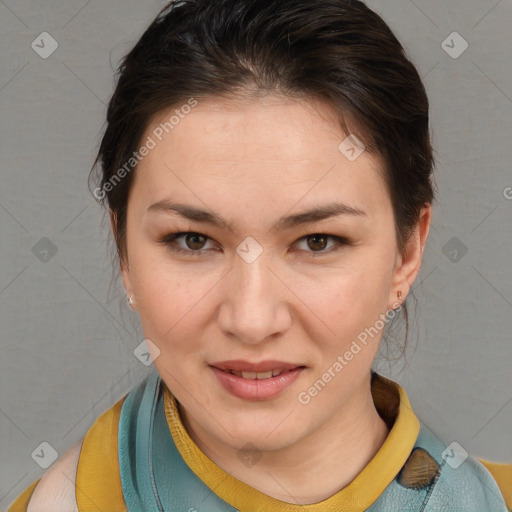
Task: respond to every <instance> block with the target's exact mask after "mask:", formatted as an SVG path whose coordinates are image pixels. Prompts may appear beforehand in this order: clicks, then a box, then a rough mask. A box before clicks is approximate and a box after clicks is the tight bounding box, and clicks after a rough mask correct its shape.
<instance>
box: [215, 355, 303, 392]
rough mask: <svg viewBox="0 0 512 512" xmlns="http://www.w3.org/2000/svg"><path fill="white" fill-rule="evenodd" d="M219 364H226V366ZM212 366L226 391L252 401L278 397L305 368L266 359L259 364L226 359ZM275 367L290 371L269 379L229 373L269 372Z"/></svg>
mask: <svg viewBox="0 0 512 512" xmlns="http://www.w3.org/2000/svg"><path fill="white" fill-rule="evenodd" d="M219 366H224V368H220V367H219ZM210 368H211V369H212V371H213V373H214V374H215V376H216V377H217V379H219V382H220V383H221V385H222V386H223V387H224V389H225V390H226V391H229V392H230V393H231V394H232V395H234V396H236V397H238V398H241V399H243V400H250V401H261V400H268V399H270V398H274V397H276V396H277V395H279V394H281V393H282V392H283V391H284V390H285V389H287V388H288V387H289V386H291V385H292V384H293V383H294V382H295V381H296V380H297V379H298V377H299V376H300V374H301V373H302V371H303V370H304V366H297V365H292V364H288V363H282V362H279V361H264V362H262V363H258V364H252V363H247V362H245V361H224V362H223V363H215V365H211V366H210ZM273 369H280V370H288V371H285V372H284V373H282V374H280V375H276V376H275V377H270V378H268V379H244V378H243V377H239V376H238V375H234V374H232V373H229V370H235V371H246V372H267V371H270V370H273Z"/></svg>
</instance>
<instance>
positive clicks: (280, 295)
mask: <svg viewBox="0 0 512 512" xmlns="http://www.w3.org/2000/svg"><path fill="white" fill-rule="evenodd" d="M287 297H288V298H289V291H288V292H287V289H286V287H285V286H284V285H283V283H282V282H281V280H280V279H279V278H278V277H277V276H276V275H275V271H274V270H273V269H271V268H269V266H268V261H267V260H266V258H265V257H264V256H263V255H262V256H260V257H259V258H258V259H257V260H256V261H253V262H252V263H247V262H246V261H244V260H243V259H242V258H240V257H238V256H236V257H235V260H234V268H233V269H232V271H231V272H229V274H228V276H227V279H226V280H225V282H224V285H223V288H222V303H221V306H220V311H219V315H218V322H219V326H220V328H221V329H222V331H223V332H224V334H225V335H226V336H230V337H235V338H237V339H239V340H240V341H241V342H243V343H246V344H257V343H261V342H263V341H265V340H268V338H270V337H272V336H274V337H275V336H277V335H278V334H283V333H284V332H285V331H286V330H287V329H288V328H289V327H290V325H291V323H292V316H291V313H290V307H291V304H290V303H289V302H288V301H287Z"/></svg>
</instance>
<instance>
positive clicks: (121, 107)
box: [91, 0, 434, 338]
mask: <svg viewBox="0 0 512 512" xmlns="http://www.w3.org/2000/svg"><path fill="white" fill-rule="evenodd" d="M266 93H278V94H284V95H286V96H290V97H302V98H311V99H313V98H314V99H319V100H321V101H323V102H325V103H326V104H327V105H329V106H330V107H331V108H332V110H333V111H334V112H335V113H336V115H337V117H338V119H339V121H340V127H341V128H342V129H343V131H344V132H345V133H346V134H347V135H348V133H353V134H355V135H356V136H357V137H358V138H359V139H360V140H362V141H363V142H364V144H365V146H366V150H367V151H369V152H370V153H373V154H375V155H378V156H379V157H380V158H381V160H382V162H383V164H384V178H385V181H386V184H387V187H388V191H389V194H390V197H391V201H392V205H393V211H394V217H395V229H396V240H397V245H398V248H399V250H400V252H401V253H402V254H403V253H404V251H405V249H406V244H407V241H408V239H409V237H410V235H411V234H412V233H413V230H414V228H415V226H416V224H417V222H418V220H419V213H420V210H421V208H422V207H423V206H424V205H426V204H427V203H432V202H433V200H434V190H433V184H432V171H433V167H434V160H433V155H432V147H431V143H430V135H429V105H428V99H427V95H426V92H425V88H424V86H423V84H422V81H421V79H420V77H419V75H418V72H417V71H416V68H415V67H414V65H413V64H412V63H411V62H410V61H409V59H408V58H407V56H406V54H405V52H404V49H403V47H402V46H401V44H400V43H399V42H398V40H397V39H396V37H395V36H394V35H393V33H392V32H391V30H390V29H389V27H388V26H387V24H386V23H385V22H384V21H383V20H382V19H381V18H380V17H379V16H378V15H377V14H376V13H375V12H373V11H372V10H370V9H369V8H368V7H367V6H366V5H365V4H364V3H363V2H360V1H353V0H307V1H305V0H276V1H269V0H214V1H212V0H178V1H175V2H171V3H169V4H168V5H167V6H166V7H165V8H164V9H163V10H162V11H161V12H160V14H159V15H158V16H157V18H156V19H155V20H154V21H153V22H152V23H151V25H150V26H149V28H148V29H147V30H146V31H145V33H144V34H143V35H142V37H141V38H140V40H139V41H138V42H137V44H136V45H135V46H134V48H133V49H132V50H131V51H130V52H129V53H128V54H127V55H126V57H125V58H124V59H123V61H122V63H121V65H120V67H119V70H118V82H117V86H116V89H115V92H114V94H113V96H112V98H111V100H110V103H109V106H108V113H107V126H106V130H105V133H104V136H103V140H102V142H101V146H100V149H99V152H98V156H97V158H96V162H95V166H94V167H93V170H94V168H96V167H97V166H96V164H97V163H98V162H99V163H100V164H101V172H100V176H99V180H98V179H97V178H96V184H97V187H96V188H95V189H94V191H93V194H94V196H95V197H96V198H97V199H98V200H100V201H101V202H102V203H103V204H105V205H106V206H108V209H109V210H110V212H111V215H113V217H114V218H115V221H116V226H117V227H116V230H115V234H114V235H115V243H116V248H117V254H118V256H119V258H120V261H121V264H123V262H126V259H125V257H126V209H127V202H128V193H129V190H130V186H131V183H132V180H133V172H135V169H136V165H135V164H136V162H135V161H134V160H133V154H134V153H135V152H137V149H138V147H139V145H140V144H141V142H142V140H141V139H142V136H143V134H144V132H145V131H146V129H147V128H148V126H149V124H150V122H151V121H152V120H153V119H154V117H155V116H156V115H158V114H160V113H162V112H163V111H164V110H167V109H170V108H171V107H176V106H180V105H183V104H187V102H190V99H191V98H194V99H200V98H205V97H214V96H236V95H244V94H266ZM349 124H350V126H351V128H350V131H349V130H348V125H349ZM340 140H341V139H340ZM127 162H131V163H130V165H129V167H127ZM122 168H124V170H125V172H122V173H119V170H120V169H122ZM131 169H133V172H130V170H131ZM120 174H122V179H121V178H120ZM91 177H93V176H92V172H91ZM404 314H405V319H406V326H407V309H406V308H405V304H404ZM406 338H407V334H406Z"/></svg>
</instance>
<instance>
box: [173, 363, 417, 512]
mask: <svg viewBox="0 0 512 512" xmlns="http://www.w3.org/2000/svg"><path fill="white" fill-rule="evenodd" d="M163 388H164V409H165V416H166V418H167V423H168V424H169V429H170V431H171V435H172V437H173V439H174V443H175V444H176V447H177V448H178V451H179V452H180V454H181V456H182V457H183V460H184V461H185V463H186V464H187V465H188V466H189V467H190V469H191V470H192V471H193V472H194V473H195V474H196V475H197V476H198V477H199V478H200V479H201V480H202V481H203V482H204V483H205V484H206V485H207V486H208V487H209V488H210V489H212V490H214V492H215V493H216V494H217V495H218V496H219V497H220V498H221V499H223V500H224V501H225V502H226V503H229V504H230V505H231V506H233V507H234V508H236V509H238V510H251V511H255V512H256V511H261V512H264V511H265V512H266V511H268V510H272V511H276V512H277V511H279V512H281V511H283V512H331V511H332V512H356V511H364V510H366V509H367V508H369V507H370V506H371V505H372V504H373V503H374V502H375V501H376V500H377V499H378V498H379V496H380V495H381V494H382V493H383V492H384V490H385V489H386V487H388V485H389V484H390V483H391V482H392V480H393V479H394V478H395V476H396V475H397V474H398V472H399V471H400V469H401V468H402V466H403V465H404V464H405V462H406V460H407V458H408V457H409V455H410V453H411V450H412V449H413V447H414V443H415V442H416V439H417V437H418V433H419V429H420V423H419V420H418V418H417V417H416V415H415V414H414V412H413V411H412V409H411V405H410V403H409V399H408V398H407V395H406V393H405V391H404V389H403V388H402V387H401V386H400V385H398V384H397V383H396V382H393V381H391V380H389V379H386V378H385V377H382V376H381V375H378V374H376V373H374V374H373V377H372V387H371V391H372V397H373V401H374V403H375V407H376V409H377V411H378V412H379V414H380V416H381V417H382V419H383V420H384V421H385V422H386V423H387V425H388V427H389V428H390V432H389V435H388V437H387V438H386V440H385V441H384V444H383V445H382V446H381V448H380V449H379V451H378V452H377V453H376V454H375V456H374V457H373V459H372V460H371V461H370V462H369V463H368V464H367V466H366V467H365V468H364V469H363V470H362V471H361V473H359V475H357V476H356V478H354V480H352V482H350V484H348V485H347V486H346V487H344V488H343V489H341V490H340V491H338V492H337V493H335V494H333V495H332V496H330V497H329V498H327V499H325V500H323V501H321V502H318V503H313V504H311V505H294V504H291V503H287V502H284V501H280V500H277V499H275V498H272V497H270V496H268V495H266V494H264V493H262V492H261V491H258V490H256V489H254V488H253V487H251V486H249V485H247V484H245V483H244V482H241V481H240V480H238V479H236V478H234V477H233V476H231V475H230V474H229V473H227V472H226V471H224V470H223V469H222V468H220V467H219V466H217V464H215V462H213V461H212V460H211V459H210V458H208V457H207V456H206V455H205V454H204V453H203V452H202V451H201V450H200V448H199V447H198V446H197V444H196V443H195V442H194V441H193V440H192V439H191V438H190V436H189V435H188V432H187V431H186V430H185V427H184V426H183V423H182V421H181V418H180V415H179V411H178V407H177V404H176V400H175V398H174V397H173V395H172V394H171V392H170V391H169V389H168V388H167V386H166V385H165V383H163Z"/></svg>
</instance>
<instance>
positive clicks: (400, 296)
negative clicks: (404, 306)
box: [397, 290, 402, 300]
mask: <svg viewBox="0 0 512 512" xmlns="http://www.w3.org/2000/svg"><path fill="white" fill-rule="evenodd" d="M397 296H398V300H401V299H402V292H401V291H400V290H398V293H397Z"/></svg>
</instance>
